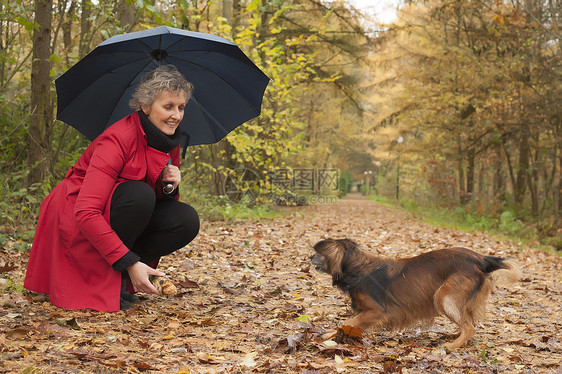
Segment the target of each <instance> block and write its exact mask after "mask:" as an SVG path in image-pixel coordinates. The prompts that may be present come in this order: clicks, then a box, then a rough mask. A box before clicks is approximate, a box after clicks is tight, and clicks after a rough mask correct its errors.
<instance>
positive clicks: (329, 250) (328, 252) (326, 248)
mask: <svg viewBox="0 0 562 374" xmlns="http://www.w3.org/2000/svg"><path fill="white" fill-rule="evenodd" d="M314 250H315V251H316V252H318V253H319V254H321V255H322V256H324V258H325V259H326V270H327V271H328V274H330V275H331V276H332V277H334V278H340V277H341V275H342V262H343V257H344V255H345V245H343V244H342V243H340V241H339V240H334V239H326V240H321V241H319V242H318V243H316V244H315V245H314Z"/></svg>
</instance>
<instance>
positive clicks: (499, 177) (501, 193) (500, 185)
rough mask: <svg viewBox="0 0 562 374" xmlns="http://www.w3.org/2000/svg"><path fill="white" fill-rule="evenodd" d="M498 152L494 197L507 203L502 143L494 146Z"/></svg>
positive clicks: (495, 162) (495, 161)
mask: <svg viewBox="0 0 562 374" xmlns="http://www.w3.org/2000/svg"><path fill="white" fill-rule="evenodd" d="M494 149H495V151H496V158H495V160H494V187H493V197H494V199H497V200H500V201H501V202H504V201H505V174H504V170H503V167H502V164H503V163H502V151H501V143H496V145H495V146H494Z"/></svg>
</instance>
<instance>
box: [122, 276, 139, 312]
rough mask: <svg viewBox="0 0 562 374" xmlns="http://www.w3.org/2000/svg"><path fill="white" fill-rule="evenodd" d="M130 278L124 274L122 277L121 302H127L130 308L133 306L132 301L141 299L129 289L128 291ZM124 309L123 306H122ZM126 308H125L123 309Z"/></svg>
mask: <svg viewBox="0 0 562 374" xmlns="http://www.w3.org/2000/svg"><path fill="white" fill-rule="evenodd" d="M128 278H129V276H128V275H126V274H123V276H122V277H121V295H120V296H121V297H120V299H121V304H123V301H125V302H127V303H128V304H129V306H127V308H125V309H128V308H129V307H130V306H131V303H136V302H138V301H139V300H140V299H139V297H138V296H136V295H133V294H131V293H129V291H127V279H128ZM121 309H123V308H121ZM123 310H124V309H123Z"/></svg>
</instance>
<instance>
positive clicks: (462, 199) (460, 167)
mask: <svg viewBox="0 0 562 374" xmlns="http://www.w3.org/2000/svg"><path fill="white" fill-rule="evenodd" d="M457 171H458V174H459V181H458V182H459V201H460V203H461V204H463V205H464V204H466V185H465V183H464V170H463V151H462V146H461V138H460V136H458V137H457Z"/></svg>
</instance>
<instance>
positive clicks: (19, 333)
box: [6, 327, 31, 339]
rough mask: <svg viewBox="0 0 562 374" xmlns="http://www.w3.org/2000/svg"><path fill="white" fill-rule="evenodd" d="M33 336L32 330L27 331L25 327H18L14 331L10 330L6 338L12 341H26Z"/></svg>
mask: <svg viewBox="0 0 562 374" xmlns="http://www.w3.org/2000/svg"><path fill="white" fill-rule="evenodd" d="M30 334H31V330H30V329H26V328H23V327H18V328H15V329H13V330H10V331H8V332H7V333H6V337H8V338H12V339H24V338H26V337H27V336H29V335H30Z"/></svg>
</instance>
